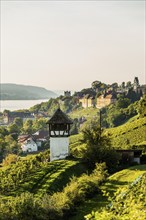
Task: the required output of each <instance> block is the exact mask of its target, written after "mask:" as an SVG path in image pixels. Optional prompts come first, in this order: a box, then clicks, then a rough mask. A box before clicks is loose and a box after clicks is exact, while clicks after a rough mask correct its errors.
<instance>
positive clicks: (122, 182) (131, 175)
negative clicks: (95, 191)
mask: <svg viewBox="0 0 146 220" xmlns="http://www.w3.org/2000/svg"><path fill="white" fill-rule="evenodd" d="M143 173H146V165H138V166H134V167H130V168H128V169H125V170H122V171H119V172H117V173H115V174H113V175H112V176H110V177H109V178H108V180H107V181H106V182H105V184H103V185H102V186H101V190H102V191H104V192H105V195H110V196H113V194H114V193H115V192H116V191H117V190H118V189H119V188H121V187H122V188H123V189H124V188H125V187H126V186H128V185H129V184H131V183H132V182H133V181H134V180H135V179H136V178H137V177H138V176H140V175H141V174H143ZM108 203H109V202H108V196H104V195H102V194H100V195H95V196H94V198H92V199H89V200H87V201H85V202H84V204H82V205H81V206H79V207H78V210H77V213H76V214H75V216H73V217H71V218H70V220H83V219H84V216H85V215H87V214H89V213H91V212H92V211H98V210H99V209H100V208H101V207H105V206H106V205H107V204H108Z"/></svg>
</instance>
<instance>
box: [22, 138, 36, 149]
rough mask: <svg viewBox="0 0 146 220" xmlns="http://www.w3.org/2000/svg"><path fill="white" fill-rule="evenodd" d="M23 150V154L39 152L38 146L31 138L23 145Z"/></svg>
mask: <svg viewBox="0 0 146 220" xmlns="http://www.w3.org/2000/svg"><path fill="white" fill-rule="evenodd" d="M21 148H22V151H23V152H35V151H37V150H38V146H37V144H36V143H35V142H34V141H33V139H32V138H31V137H30V138H28V139H26V140H25V142H24V143H23V145H21Z"/></svg>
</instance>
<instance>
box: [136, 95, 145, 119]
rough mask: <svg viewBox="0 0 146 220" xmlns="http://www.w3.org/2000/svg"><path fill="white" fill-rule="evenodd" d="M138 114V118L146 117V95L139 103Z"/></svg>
mask: <svg viewBox="0 0 146 220" xmlns="http://www.w3.org/2000/svg"><path fill="white" fill-rule="evenodd" d="M138 113H139V115H140V117H145V116H146V94H145V95H144V96H143V98H142V99H141V100H140V101H139V105H138Z"/></svg>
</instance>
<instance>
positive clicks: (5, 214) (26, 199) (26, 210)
mask: <svg viewBox="0 0 146 220" xmlns="http://www.w3.org/2000/svg"><path fill="white" fill-rule="evenodd" d="M42 213H43V209H42V207H41V206H40V203H39V202H38V201H37V200H36V199H35V198H34V196H33V194H30V193H22V194H21V195H20V196H16V197H15V198H11V197H10V198H9V201H8V202H7V203H6V202H5V200H4V199H2V200H1V202H0V219H1V220H11V219H15V220H20V219H22V220H34V219H36V220H43V219H44V220H45V216H43V215H42Z"/></svg>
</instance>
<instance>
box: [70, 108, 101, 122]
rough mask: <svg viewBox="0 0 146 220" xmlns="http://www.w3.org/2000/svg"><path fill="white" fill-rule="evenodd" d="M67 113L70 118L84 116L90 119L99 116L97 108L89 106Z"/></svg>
mask: <svg viewBox="0 0 146 220" xmlns="http://www.w3.org/2000/svg"><path fill="white" fill-rule="evenodd" d="M69 115H70V117H71V118H80V117H82V116H84V117H85V118H86V119H87V120H91V119H94V118H95V117H97V116H99V110H98V109H97V108H93V107H90V108H86V109H79V110H74V111H72V112H71V113H70V114H69Z"/></svg>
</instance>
